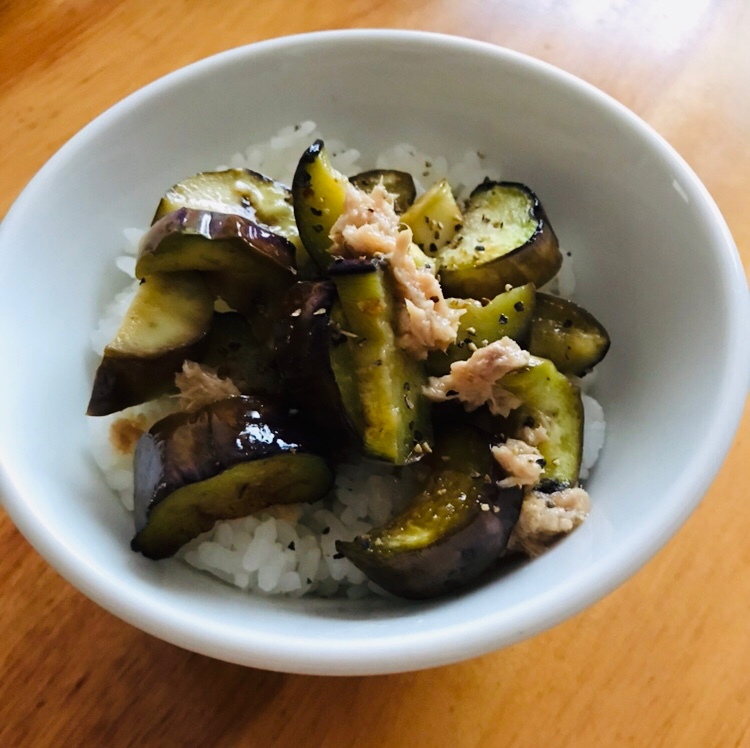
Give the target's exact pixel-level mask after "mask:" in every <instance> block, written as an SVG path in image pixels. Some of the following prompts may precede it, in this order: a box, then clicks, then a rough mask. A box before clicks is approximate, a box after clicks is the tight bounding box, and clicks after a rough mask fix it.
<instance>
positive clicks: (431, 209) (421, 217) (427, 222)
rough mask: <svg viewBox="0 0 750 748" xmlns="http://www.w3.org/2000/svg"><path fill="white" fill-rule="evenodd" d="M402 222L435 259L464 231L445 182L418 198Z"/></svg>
mask: <svg viewBox="0 0 750 748" xmlns="http://www.w3.org/2000/svg"><path fill="white" fill-rule="evenodd" d="M401 220H402V221H403V222H404V223H405V224H406V225H407V226H408V227H409V228H410V229H411V231H412V234H413V236H414V243H415V244H416V245H417V246H418V247H419V248H420V249H421V250H422V251H423V252H425V253H426V254H427V255H428V257H433V258H434V257H435V255H436V253H437V252H438V251H439V250H441V249H442V248H443V247H444V246H445V245H446V244H447V243H448V242H449V241H451V239H452V238H453V236H454V235H455V233H456V231H457V229H459V228H461V226H462V223H463V216H462V215H461V209H460V208H459V207H458V203H457V202H456V198H455V197H453V191H452V190H451V186H450V185H449V184H448V181H447V180H446V179H443V180H441V181H440V182H436V183H435V184H434V185H432V187H430V189H429V190H427V192H425V193H424V194H423V195H422V196H421V197H419V198H418V199H417V200H416V201H415V202H414V204H413V205H412V206H411V207H410V208H409V209H408V210H407V211H406V212H405V213H404V214H403V215H402V216H401ZM459 295H460V294H459ZM493 295H494V294H493Z"/></svg>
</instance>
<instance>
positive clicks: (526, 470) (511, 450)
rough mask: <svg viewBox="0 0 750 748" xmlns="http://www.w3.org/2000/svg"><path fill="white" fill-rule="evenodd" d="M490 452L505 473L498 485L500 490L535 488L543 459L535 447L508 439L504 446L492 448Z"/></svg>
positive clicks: (517, 440)
mask: <svg viewBox="0 0 750 748" xmlns="http://www.w3.org/2000/svg"><path fill="white" fill-rule="evenodd" d="M491 451H492V456H493V457H494V458H495V459H496V460H497V462H498V464H499V465H500V467H501V468H502V469H503V470H504V471H505V473H506V477H505V478H503V479H502V480H501V481H500V482H499V483H498V485H499V486H500V488H511V487H512V486H535V485H536V484H537V483H539V478H540V477H541V475H542V470H543V468H544V458H543V457H542V454H541V452H540V451H539V450H538V449H537V448H536V447H532V446H531V445H530V444H527V443H526V442H525V441H521V440H520V439H508V440H507V441H506V442H505V444H500V445H499V446H496V447H492V448H491Z"/></svg>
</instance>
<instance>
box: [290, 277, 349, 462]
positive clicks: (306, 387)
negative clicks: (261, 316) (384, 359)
mask: <svg viewBox="0 0 750 748" xmlns="http://www.w3.org/2000/svg"><path fill="white" fill-rule="evenodd" d="M335 304H336V286H335V285H334V284H333V283H332V282H331V281H315V282H302V283H295V284H294V286H292V288H290V289H289V291H288V292H287V294H286V296H285V297H284V302H283V304H282V309H281V317H280V322H279V325H278V331H277V335H276V366H277V368H278V370H279V372H280V373H281V376H282V379H283V381H284V390H285V392H286V393H287V397H288V398H289V401H290V402H291V403H292V404H293V405H294V406H295V407H298V408H299V409H300V410H301V411H303V412H304V413H305V414H306V415H308V416H309V417H310V418H311V419H312V420H313V421H314V422H315V424H316V426H317V427H318V428H319V429H320V430H321V432H322V433H323V434H325V435H326V439H327V440H328V441H329V442H331V446H332V447H339V446H342V444H346V445H351V444H352V443H356V442H357V441H358V439H359V437H358V434H361V433H362V428H363V426H362V406H361V403H360V400H359V392H358V390H357V387H356V381H355V379H354V362H353V361H352V358H351V353H350V351H349V348H348V346H347V345H346V338H345V337H344V336H343V335H341V333H340V332H339V330H340V329H341V328H340V324H341V320H342V319H343V317H342V315H341V312H340V310H339V311H338V312H334V305H335ZM334 314H335V318H336V320H337V321H336V322H334V321H333V319H334Z"/></svg>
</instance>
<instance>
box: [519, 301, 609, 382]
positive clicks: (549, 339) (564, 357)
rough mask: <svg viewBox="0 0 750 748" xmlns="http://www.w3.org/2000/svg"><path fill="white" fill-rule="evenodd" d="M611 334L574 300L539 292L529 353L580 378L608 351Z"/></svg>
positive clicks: (565, 372)
mask: <svg viewBox="0 0 750 748" xmlns="http://www.w3.org/2000/svg"><path fill="white" fill-rule="evenodd" d="M609 344H610V341H609V335H608V334H607V331H606V330H605V329H604V327H603V326H602V324H601V323H600V322H599V320H597V319H596V317H594V315H593V314H591V313H590V312H587V311H586V310H585V309H583V308H582V307H580V306H578V305H576V304H574V303H573V302H572V301H567V300H566V299H561V298H558V297H557V296H550V295H549V294H545V293H537V295H536V308H535V310H534V315H533V319H532V322H531V337H530V340H529V351H530V352H531V353H533V354H534V355H535V356H539V357H541V358H548V359H549V360H550V361H552V363H554V365H555V366H556V367H557V370H558V371H561V372H562V373H563V374H572V375H574V376H577V377H580V376H583V375H584V374H586V372H588V371H591V369H593V368H594V366H596V364H598V363H599V362H600V361H601V360H602V359H603V358H604V357H605V356H606V355H607V351H608V350H609Z"/></svg>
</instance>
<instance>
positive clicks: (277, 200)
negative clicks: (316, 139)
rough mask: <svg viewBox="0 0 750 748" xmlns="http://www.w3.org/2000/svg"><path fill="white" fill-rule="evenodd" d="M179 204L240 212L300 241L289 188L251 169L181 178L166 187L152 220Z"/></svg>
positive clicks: (295, 241)
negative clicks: (179, 180)
mask: <svg viewBox="0 0 750 748" xmlns="http://www.w3.org/2000/svg"><path fill="white" fill-rule="evenodd" d="M180 208H192V209H193V210H203V211H210V212H213V213H230V214H233V215H238V216H242V217H243V218H247V219H249V220H250V221H253V222H254V223H259V224H261V225H262V226H265V227H266V228H268V229H269V230H270V231H272V232H273V233H274V234H279V235H280V236H283V237H284V238H285V239H288V240H289V241H290V242H292V244H295V245H297V244H298V243H299V232H298V231H297V224H296V222H295V220H294V207H293V206H292V192H291V190H290V189H289V188H288V187H287V186H286V185H284V184H281V182H276V181H274V180H273V179H269V177H266V176H264V175H263V174H259V173H258V172H256V171H251V170H250V169H225V170H224V171H204V172H201V173H199V174H195V175H194V176H192V177H188V178H187V179H183V180H182V181H181V182H178V183H177V184H175V185H173V186H172V187H170V188H169V189H168V190H167V192H166V193H165V195H164V197H163V198H162V199H161V202H160V203H159V207H158V208H157V209H156V214H155V215H154V219H153V221H152V222H151V223H152V224H153V223H156V222H157V221H158V220H159V219H161V218H164V216H165V215H167V213H172V212H174V211H175V210H179V209H180Z"/></svg>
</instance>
